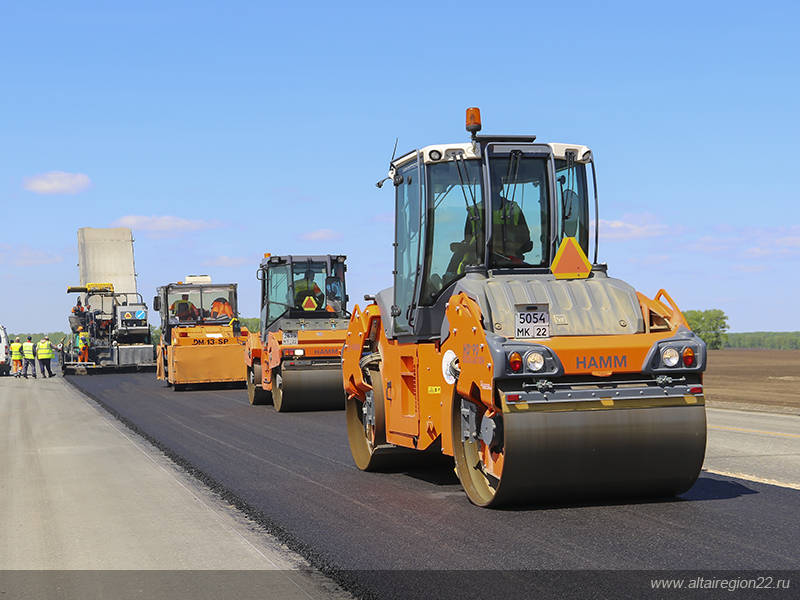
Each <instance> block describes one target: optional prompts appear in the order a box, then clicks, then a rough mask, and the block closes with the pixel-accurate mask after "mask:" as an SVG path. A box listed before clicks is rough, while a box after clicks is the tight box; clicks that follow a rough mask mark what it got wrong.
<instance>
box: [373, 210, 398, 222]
mask: <svg viewBox="0 0 800 600" xmlns="http://www.w3.org/2000/svg"><path fill="white" fill-rule="evenodd" d="M370 222H371V223H392V224H393V223H394V213H393V212H385V213H380V214H377V215H375V216H374V217H372V218H371V219H370Z"/></svg>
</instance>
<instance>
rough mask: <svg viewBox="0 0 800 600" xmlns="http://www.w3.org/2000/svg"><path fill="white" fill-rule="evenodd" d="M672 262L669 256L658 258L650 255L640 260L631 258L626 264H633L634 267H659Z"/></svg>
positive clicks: (664, 255) (662, 255)
mask: <svg viewBox="0 0 800 600" xmlns="http://www.w3.org/2000/svg"><path fill="white" fill-rule="evenodd" d="M671 260H672V257H671V256H670V255H669V254H660V255H658V256H656V255H654V254H651V255H649V256H643V257H642V258H631V259H629V260H628V262H631V263H634V264H636V265H644V266H648V265H661V264H664V263H667V262H669V261H671Z"/></svg>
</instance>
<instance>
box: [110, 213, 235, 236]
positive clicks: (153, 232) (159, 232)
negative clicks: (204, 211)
mask: <svg viewBox="0 0 800 600" xmlns="http://www.w3.org/2000/svg"><path fill="white" fill-rule="evenodd" d="M110 226H111V227H129V228H131V229H133V230H134V231H143V232H145V236H146V237H149V238H151V239H152V238H167V237H178V236H180V235H181V234H184V233H191V232H193V231H203V230H206V229H220V228H222V227H225V226H226V224H225V223H223V222H222V221H217V220H213V221H203V220H201V219H194V220H192V219H184V218H182V217H172V216H170V215H164V216H162V217H157V216H150V217H146V216H143V215H125V216H124V217H120V218H119V219H117V220H116V221H114V222H113V223H111V225H110Z"/></svg>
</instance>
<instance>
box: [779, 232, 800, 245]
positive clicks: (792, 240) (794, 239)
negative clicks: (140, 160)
mask: <svg viewBox="0 0 800 600" xmlns="http://www.w3.org/2000/svg"><path fill="white" fill-rule="evenodd" d="M775 245H776V246H788V247H789V248H800V235H790V236H788V237H782V238H778V239H776V240H775Z"/></svg>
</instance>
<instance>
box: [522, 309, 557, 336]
mask: <svg viewBox="0 0 800 600" xmlns="http://www.w3.org/2000/svg"><path fill="white" fill-rule="evenodd" d="M514 337H515V338H517V339H518V340H519V339H534V338H548V337H550V313H549V312H548V310H547V308H546V307H542V306H529V307H527V308H525V309H523V310H520V309H517V312H516V313H515V314H514Z"/></svg>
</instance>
